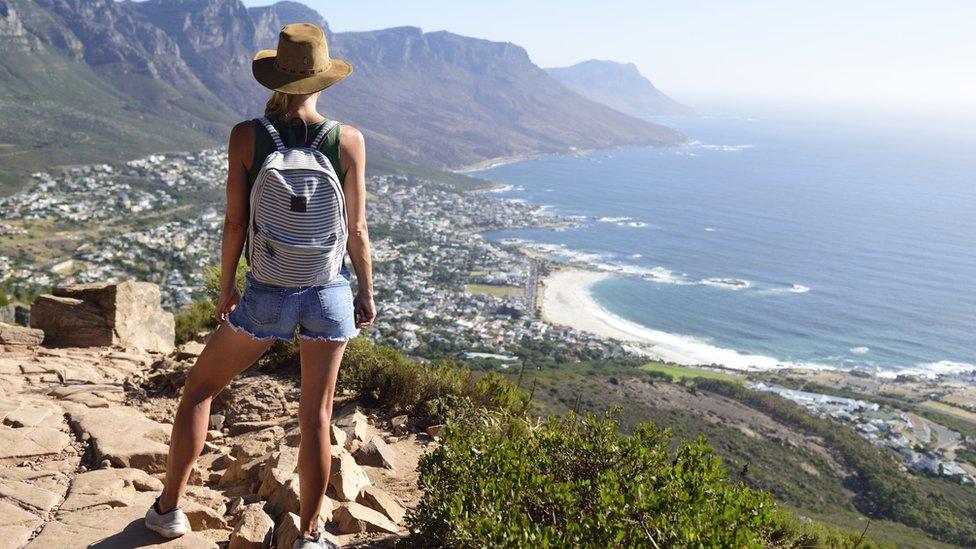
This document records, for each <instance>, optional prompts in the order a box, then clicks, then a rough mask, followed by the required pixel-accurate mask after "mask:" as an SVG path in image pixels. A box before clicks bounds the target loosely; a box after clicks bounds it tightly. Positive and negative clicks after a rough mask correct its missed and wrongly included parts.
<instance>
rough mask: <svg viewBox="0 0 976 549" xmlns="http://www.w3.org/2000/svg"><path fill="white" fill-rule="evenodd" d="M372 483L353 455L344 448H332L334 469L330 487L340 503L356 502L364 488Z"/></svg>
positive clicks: (331, 472) (331, 474)
mask: <svg viewBox="0 0 976 549" xmlns="http://www.w3.org/2000/svg"><path fill="white" fill-rule="evenodd" d="M371 484H372V483H371V482H370V481H369V477H368V476H366V472H365V471H363V468H362V467H360V466H359V464H357V463H356V460H355V459H353V457H352V454H350V453H349V452H348V451H346V450H345V449H343V448H338V447H335V446H333V447H332V469H331V471H330V478H329V486H331V487H332V489H333V490H335V495H336V498H338V499H339V501H355V500H356V496H358V495H359V491H360V490H362V488H363V486H370V485H371Z"/></svg>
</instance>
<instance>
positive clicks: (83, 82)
mask: <svg viewBox="0 0 976 549" xmlns="http://www.w3.org/2000/svg"><path fill="white" fill-rule="evenodd" d="M300 20H304V21H311V22H314V23H317V24H320V25H322V26H323V27H324V28H325V29H326V32H327V33H328V36H329V39H330V47H331V48H332V52H333V54H334V55H335V56H336V57H345V58H348V59H349V60H350V61H352V62H353V64H354V66H355V72H354V73H353V76H352V77H351V78H349V79H347V80H346V81H344V82H342V83H341V84H339V85H337V86H335V87H333V88H331V89H329V90H327V91H326V93H325V94H324V95H323V98H322V101H321V106H322V108H323V112H325V113H327V114H328V115H330V116H333V117H335V118H338V119H340V120H343V121H345V122H348V123H350V124H354V125H356V126H357V127H360V128H361V129H362V130H363V131H364V133H366V135H367V138H368V146H369V148H370V150H371V152H372V153H373V154H377V155H379V156H382V157H384V158H389V159H393V160H396V161H405V162H409V163H415V164H420V165H424V166H429V167H433V168H438V169H446V168H458V167H461V166H466V165H470V164H473V163H476V162H480V161H484V160H486V159H490V158H496V157H510V156H527V155H532V154H539V153H557V152H569V151H572V150H576V149H580V148H585V149H590V148H602V147H612V146H620V145H670V144H675V143H680V142H683V141H684V140H685V137H684V136H683V135H681V134H680V133H679V132H677V131H675V130H672V129H669V128H665V127H663V126H658V125H654V124H651V123H648V122H646V121H641V120H637V119H634V118H632V117H629V116H627V115H624V114H622V113H619V112H617V111H614V110H612V109H609V108H607V107H605V106H604V105H600V104H598V103H596V102H593V101H591V100H589V99H587V98H585V97H583V96H582V95H580V94H577V93H575V92H573V91H571V90H568V89H567V88H566V87H565V86H563V85H562V84H560V83H559V82H558V81H556V80H555V79H554V78H552V77H551V76H549V75H548V74H547V73H546V72H545V71H544V70H543V69H541V68H539V67H537V66H536V65H534V64H533V63H532V62H531V60H530V59H529V57H528V54H527V53H526V52H525V50H524V49H523V48H521V47H520V46H517V45H515V44H511V43H505V42H493V41H489V40H483V39H477V38H470V37H465V36H461V35H457V34H453V33H449V32H446V31H439V32H431V33H424V32H423V31H422V30H421V29H418V28H416V27H401V28H394V29H383V30H375V31H365V32H354V33H353V32H351V33H333V32H332V31H331V30H329V29H328V24H327V22H326V20H325V18H323V17H322V15H321V14H319V13H318V12H316V11H315V10H313V9H311V8H309V7H308V6H305V5H304V4H300V3H297V2H279V3H276V4H272V5H270V6H261V7H252V8H248V7H245V6H244V5H243V3H241V2H240V0H147V1H145V2H133V1H131V0H129V1H124V2H115V1H114V0H0V46H3V47H4V49H16V51H18V52H20V53H19V55H18V56H16V58H11V57H6V58H5V59H2V60H0V106H2V107H3V110H4V112H5V113H7V112H9V113H12V115H10V116H8V124H5V128H3V129H0V168H4V169H3V170H2V171H3V172H4V175H3V176H0V177H4V178H5V179H4V180H3V181H0V183H5V184H7V185H8V186H10V185H11V184H12V183H21V182H22V181H23V180H24V177H25V176H26V173H27V172H28V171H31V170H38V169H44V168H47V167H50V166H52V165H54V166H57V165H65V164H72V163H78V162H96V161H106V160H113V159H120V158H118V157H119V155H122V156H124V157H132V156H136V155H140V154H147V153H151V152H155V151H166V150H170V151H172V150H189V149H193V148H200V147H203V146H213V145H216V144H219V143H221V142H223V140H224V139H226V133H227V131H228V129H229V127H230V126H231V125H232V124H233V123H234V122H236V121H238V120H241V119H246V118H251V117H253V116H256V115H258V114H260V112H261V110H262V108H263V105H264V102H265V100H266V99H267V96H268V93H269V92H268V90H266V89H264V88H262V87H261V86H260V85H259V84H257V83H256V82H255V81H254V79H253V78H252V76H251V70H250V66H249V65H250V60H251V56H252V55H253V54H254V52H255V51H257V50H258V49H263V48H269V47H274V43H275V42H276V40H277V30H278V29H279V28H280V27H281V26H282V25H284V24H287V23H291V22H296V21H300ZM52 127H53V128H58V129H62V130H63V134H64V135H61V134H59V135H57V136H55V137H54V138H53V139H49V140H44V139H40V138H35V137H33V136H31V135H30V132H31V131H33V130H36V131H39V132H40V131H49V130H47V128H52ZM25 128H26V129H28V131H27V132H25V131H23V130H24V129H25Z"/></svg>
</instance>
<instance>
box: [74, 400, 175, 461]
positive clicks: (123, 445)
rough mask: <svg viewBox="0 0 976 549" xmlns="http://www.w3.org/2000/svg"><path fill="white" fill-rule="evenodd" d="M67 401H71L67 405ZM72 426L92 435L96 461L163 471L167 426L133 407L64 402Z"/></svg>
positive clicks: (166, 451)
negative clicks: (91, 406)
mask: <svg viewBox="0 0 976 549" xmlns="http://www.w3.org/2000/svg"><path fill="white" fill-rule="evenodd" d="M69 404H71V405H70V406H69ZM65 409H66V410H67V412H68V417H69V421H70V422H71V425H72V427H73V428H74V429H75V430H76V431H77V432H80V433H82V434H84V433H87V434H88V435H89V436H90V437H91V438H90V440H91V443H92V448H93V450H94V452H95V460H96V461H97V462H101V461H102V460H103V459H107V460H109V462H111V463H112V465H114V466H117V467H134V468H136V469H142V470H143V471H146V472H149V473H161V472H163V471H165V470H166V455H167V454H168V452H169V447H168V446H167V444H166V441H167V440H168V439H169V428H168V427H167V426H165V425H163V424H162V423H157V422H155V421H153V420H151V419H149V418H147V417H146V416H145V415H143V414H142V412H140V411H138V410H136V409H134V408H124V407H114V408H88V407H86V406H82V405H79V404H74V403H65Z"/></svg>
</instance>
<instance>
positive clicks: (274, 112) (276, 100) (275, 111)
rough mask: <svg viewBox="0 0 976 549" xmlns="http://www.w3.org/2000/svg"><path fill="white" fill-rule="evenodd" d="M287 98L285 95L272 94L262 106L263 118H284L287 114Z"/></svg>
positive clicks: (276, 92) (279, 93)
mask: <svg viewBox="0 0 976 549" xmlns="http://www.w3.org/2000/svg"><path fill="white" fill-rule="evenodd" d="M289 97H290V96H289V95H288V94H287V93H282V92H280V91H275V92H272V93H271V97H269V98H268V102H267V103H266V104H265V105H264V116H267V117H274V118H284V117H285V116H286V115H287V114H288V102H289Z"/></svg>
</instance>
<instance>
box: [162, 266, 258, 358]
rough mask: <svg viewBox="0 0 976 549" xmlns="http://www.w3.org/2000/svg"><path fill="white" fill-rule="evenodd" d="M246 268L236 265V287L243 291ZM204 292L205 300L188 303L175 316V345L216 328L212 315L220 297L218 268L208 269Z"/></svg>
mask: <svg viewBox="0 0 976 549" xmlns="http://www.w3.org/2000/svg"><path fill="white" fill-rule="evenodd" d="M246 272H247V266H246V265H245V264H244V263H243V262H241V263H239V264H238V265H237V287H238V288H241V290H242V291H243V289H244V273H246ZM204 291H205V292H206V294H207V297H206V299H198V300H197V301H194V302H193V303H190V305H189V307H187V308H186V309H183V310H182V311H179V312H178V313H177V314H176V344H177V345H182V344H183V343H186V342H187V341H189V340H191V339H193V338H194V336H196V335H197V334H198V333H200V332H210V331H212V330H213V329H214V328H216V327H217V319H215V318H214V313H215V312H216V309H217V299H218V298H219V297H220V267H208V268H207V270H206V273H205V275H204Z"/></svg>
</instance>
